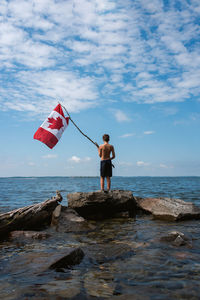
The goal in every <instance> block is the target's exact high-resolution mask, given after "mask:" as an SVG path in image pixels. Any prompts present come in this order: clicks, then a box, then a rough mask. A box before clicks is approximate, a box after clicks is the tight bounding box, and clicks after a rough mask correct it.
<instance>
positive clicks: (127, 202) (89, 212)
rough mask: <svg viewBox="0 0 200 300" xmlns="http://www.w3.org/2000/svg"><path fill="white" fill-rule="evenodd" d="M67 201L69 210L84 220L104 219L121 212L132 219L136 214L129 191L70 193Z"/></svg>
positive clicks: (133, 200) (134, 202)
mask: <svg viewBox="0 0 200 300" xmlns="http://www.w3.org/2000/svg"><path fill="white" fill-rule="evenodd" d="M67 199H68V206H69V208H73V209H75V210H76V212H77V213H78V214H79V215H80V216H82V217H84V218H86V219H95V220H96V219H106V218H111V217H115V216H119V213H122V212H128V216H129V217H132V216H134V215H135V213H136V201H135V199H134V197H133V194H132V192H131V191H124V190H113V191H110V192H101V191H97V192H89V193H72V194H68V195H67ZM125 216H126V217H127V214H125Z"/></svg>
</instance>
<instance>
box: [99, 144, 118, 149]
mask: <svg viewBox="0 0 200 300" xmlns="http://www.w3.org/2000/svg"><path fill="white" fill-rule="evenodd" d="M104 147H110V148H114V147H113V145H111V144H102V145H100V146H99V148H104Z"/></svg>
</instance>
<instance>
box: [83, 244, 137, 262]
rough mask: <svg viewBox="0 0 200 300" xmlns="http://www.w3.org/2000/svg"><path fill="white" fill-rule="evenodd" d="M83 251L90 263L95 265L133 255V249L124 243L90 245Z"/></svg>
mask: <svg viewBox="0 0 200 300" xmlns="http://www.w3.org/2000/svg"><path fill="white" fill-rule="evenodd" d="M83 250H84V253H85V255H86V256H88V258H89V259H90V261H91V262H92V263H95V264H103V263H106V262H111V261H116V260H118V259H122V260H123V259H125V258H128V257H130V256H132V255H134V254H135V252H134V250H133V248H132V247H130V246H129V245H126V244H125V243H121V244H112V245H110V244H107V245H105V244H102V245H101V244H98V245H90V246H88V247H85V248H83Z"/></svg>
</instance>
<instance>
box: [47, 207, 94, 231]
mask: <svg viewBox="0 0 200 300" xmlns="http://www.w3.org/2000/svg"><path fill="white" fill-rule="evenodd" d="M55 210H56V209H55ZM51 226H53V227H54V228H55V229H56V231H57V232H84V231H86V232H87V231H90V230H94V229H95V228H96V226H94V225H93V224H91V222H89V221H87V220H85V219H84V218H83V217H81V216H79V215H78V213H77V212H76V211H75V210H74V209H71V208H69V207H65V206H62V208H61V212H60V216H59V218H57V219H56V218H55V214H54V213H53V216H52V222H51Z"/></svg>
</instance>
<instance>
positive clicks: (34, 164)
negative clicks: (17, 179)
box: [28, 161, 36, 167]
mask: <svg viewBox="0 0 200 300" xmlns="http://www.w3.org/2000/svg"><path fill="white" fill-rule="evenodd" d="M28 165H29V166H31V167H34V166H36V163H34V162H32V161H30V162H28Z"/></svg>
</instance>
